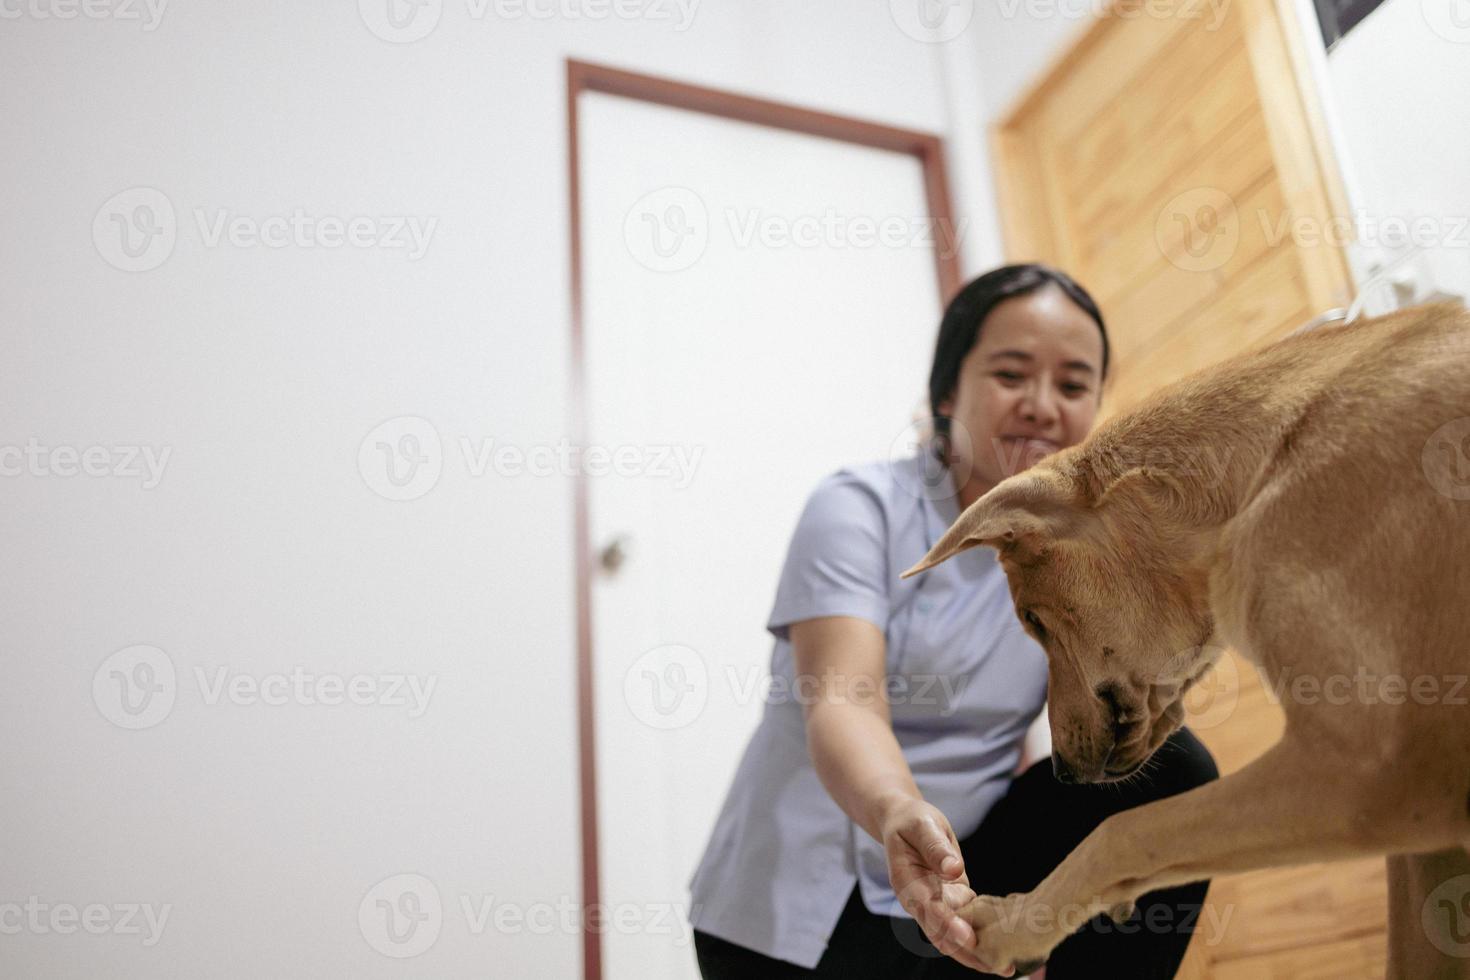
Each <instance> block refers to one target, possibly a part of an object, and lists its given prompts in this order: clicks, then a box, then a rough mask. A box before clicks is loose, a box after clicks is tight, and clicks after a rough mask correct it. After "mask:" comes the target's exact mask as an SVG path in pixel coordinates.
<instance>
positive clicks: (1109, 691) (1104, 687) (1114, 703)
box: [1094, 681, 1143, 735]
mask: <svg viewBox="0 0 1470 980" xmlns="http://www.w3.org/2000/svg"><path fill="white" fill-rule="evenodd" d="M1094 693H1095V694H1096V695H1097V699H1098V700H1099V701H1101V702H1102V704H1103V711H1104V717H1105V718H1106V719H1107V722H1108V725H1109V726H1110V727H1111V728H1112V730H1113V733H1114V735H1117V734H1119V733H1121V732H1123V731H1124V730H1126V729H1127V728H1128V727H1129V726H1131V725H1134V724H1136V723H1137V722H1140V721H1142V720H1143V712H1142V711H1140V710H1139V708H1138V707H1137V706H1136V705H1134V704H1133V703H1131V701H1130V700H1129V699H1128V698H1127V697H1126V696H1125V695H1124V694H1123V691H1122V689H1121V688H1119V686H1118V685H1117V684H1115V683H1113V682H1112V681H1104V682H1103V683H1101V684H1099V685H1098V686H1097V688H1096V690H1095V691H1094Z"/></svg>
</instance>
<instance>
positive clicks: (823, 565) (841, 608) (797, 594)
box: [766, 472, 889, 640]
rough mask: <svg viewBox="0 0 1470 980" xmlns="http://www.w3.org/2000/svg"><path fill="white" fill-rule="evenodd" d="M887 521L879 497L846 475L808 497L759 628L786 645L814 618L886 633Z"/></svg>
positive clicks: (836, 476)
mask: <svg viewBox="0 0 1470 980" xmlns="http://www.w3.org/2000/svg"><path fill="white" fill-rule="evenodd" d="M888 577H889V576H888V543H887V521H886V519H885V517H884V509H883V502H882V499H881V497H880V496H879V495H878V494H877V492H875V491H874V490H873V488H872V487H869V486H866V485H864V484H863V483H862V482H861V481H859V480H858V479H857V478H855V477H854V476H852V475H851V474H848V473H845V472H839V473H835V474H833V475H832V476H829V477H827V478H826V479H824V480H823V481H822V482H821V483H819V484H818V485H817V488H816V489H815V490H813V491H812V494H811V496H810V497H808V498H807V502H806V506H805V508H803V510H802V512H801V518H800V519H799V520H798V521H797V523H796V531H795V532H794V533H793V534H792V536H791V546H790V547H789V548H788V549H787V552H786V563H785V565H784V566H782V569H781V580H780V583H779V584H778V585H777V587H776V601H775V605H774V607H773V608H772V609H771V618H770V620H769V621H768V622H767V623H766V628H767V629H768V630H770V631H771V633H772V635H774V636H775V637H776V638H778V639H781V640H785V639H787V638H788V637H787V627H788V626H790V624H792V623H796V622H800V621H802V620H804V619H813V618H816V617H818V616H856V617H858V618H860V619H866V620H868V621H869V622H871V623H873V624H875V625H876V626H877V627H878V628H879V629H881V630H885V631H886V630H887V628H888V611H889V597H888Z"/></svg>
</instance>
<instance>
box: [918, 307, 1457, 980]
mask: <svg viewBox="0 0 1470 980" xmlns="http://www.w3.org/2000/svg"><path fill="white" fill-rule="evenodd" d="M976 545H988V546H990V547H993V548H995V549H996V550H997V551H998V553H999V557H1000V560H1001V562H1002V565H1003V567H1004V568H1005V572H1006V576H1007V578H1008V580H1009V582H1010V589H1011V597H1012V599H1013V600H1014V602H1015V606H1016V612H1017V614H1018V615H1019V616H1020V618H1021V620H1022V622H1023V623H1024V624H1025V628H1026V629H1027V631H1028V632H1030V634H1031V635H1032V636H1033V637H1035V638H1036V640H1037V641H1038V642H1039V643H1041V644H1042V645H1043V646H1044V647H1045V649H1046V654H1047V658H1048V662H1049V664H1050V677H1051V679H1050V690H1049V694H1048V702H1047V703H1048V708H1049V709H1050V714H1051V728H1052V741H1053V745H1054V754H1053V760H1054V765H1055V767H1056V771H1057V775H1058V777H1059V778H1063V779H1074V780H1077V781H1081V782H1093V781H1104V780H1113V779H1122V778H1126V777H1127V776H1129V775H1130V774H1132V773H1133V772H1135V771H1137V770H1138V769H1139V768H1140V767H1141V766H1143V764H1144V763H1145V761H1146V760H1147V759H1148V757H1149V756H1150V754H1152V753H1153V751H1154V750H1155V749H1156V748H1158V746H1159V745H1160V744H1161V743H1162V742H1163V741H1164V739H1165V738H1166V737H1167V736H1168V735H1169V734H1170V733H1171V732H1172V731H1174V729H1176V728H1177V727H1178V726H1179V725H1180V723H1181V722H1182V720H1183V716H1184V710H1183V707H1182V699H1183V697H1184V694H1185V692H1186V691H1188V690H1189V688H1190V686H1191V685H1192V684H1194V683H1195V682H1196V681H1197V680H1199V679H1200V677H1201V676H1202V675H1203V674H1205V672H1206V671H1208V670H1209V669H1210V667H1211V665H1212V663H1213V662H1214V661H1215V660H1216V659H1218V657H1219V655H1220V654H1221V652H1222V651H1223V648H1224V647H1225V646H1227V645H1228V646H1230V647H1233V648H1234V649H1236V650H1238V651H1239V652H1240V653H1241V654H1242V655H1243V656H1245V657H1246V658H1248V659H1249V660H1250V661H1252V662H1253V663H1254V664H1255V665H1256V667H1257V669H1259V670H1261V671H1262V672H1263V673H1264V674H1265V675H1266V676H1268V677H1269V678H1272V679H1273V684H1277V683H1278V682H1280V681H1286V682H1287V683H1286V685H1285V686H1284V687H1278V689H1280V690H1287V691H1300V690H1305V689H1308V688H1303V687H1302V686H1301V685H1300V683H1299V681H1300V679H1302V678H1306V679H1308V680H1310V681H1311V682H1312V683H1314V684H1316V685H1317V687H1316V688H1315V689H1316V690H1319V691H1323V692H1332V691H1334V690H1338V691H1340V692H1345V693H1344V696H1339V697H1312V698H1306V697H1298V698H1295V699H1293V697H1291V696H1287V697H1286V698H1284V699H1283V702H1284V703H1283V707H1284V708H1285V711H1286V734H1285V736H1284V737H1283V738H1282V740H1281V741H1280V742H1278V743H1277V744H1276V745H1275V746H1273V747H1272V748H1271V749H1270V750H1268V751H1267V752H1266V753H1265V754H1263V755H1262V756H1261V757H1260V758H1258V759H1256V760H1255V761H1253V762H1252V763H1251V764H1250V765H1248V766H1246V767H1245V768H1244V769H1242V770H1240V771H1239V772H1237V773H1234V774H1232V775H1229V776H1226V777H1225V778H1223V779H1220V780H1218V781H1216V782H1212V783H1209V784H1207V785H1205V786H1202V787H1200V788H1198V789H1195V790H1192V791H1190V792H1187V793H1183V794H1181V795H1179V796H1175V797H1172V798H1169V799H1166V800H1161V801H1159V802H1156V803H1151V804H1149V805H1146V806H1142V807H1139V808H1137V809H1134V810H1129V811H1125V812H1123V813H1120V814H1118V815H1116V816H1114V817H1112V818H1110V819H1109V820H1107V821H1106V822H1104V823H1103V824H1102V825H1101V826H1099V827H1098V828H1097V829H1096V830H1095V831H1093V833H1092V834H1091V835H1090V836H1089V837H1088V838H1087V839H1086V840H1085V841H1083V842H1082V843H1081V844H1080V845H1079V846H1078V847H1077V849H1076V850H1074V851H1073V852H1072V853H1071V854H1070V855H1069V856H1068V857H1067V858H1066V860H1065V861H1063V862H1062V864H1061V865H1059V866H1058V867H1057V868H1056V870H1054V871H1053V872H1052V873H1051V874H1050V875H1048V876H1047V878H1046V879H1045V880H1044V881H1042V882H1041V884H1040V885H1038V886H1037V888H1036V889H1035V890H1034V891H1032V892H1030V893H1027V894H1024V895H1010V896H1008V897H1006V898H996V897H992V896H980V897H978V898H976V899H975V900H974V901H973V902H971V903H970V904H969V905H968V906H966V909H965V913H964V914H965V915H966V916H967V917H968V918H969V919H970V920H971V921H972V922H973V924H974V926H975V932H976V952H977V954H978V956H979V957H980V958H981V959H982V960H984V961H985V962H987V963H989V964H991V966H992V967H994V968H996V969H1001V970H1004V969H1005V968H1006V967H1008V966H1011V965H1014V966H1015V967H1016V968H1017V970H1018V971H1019V972H1028V971H1029V969H1032V968H1034V967H1035V966H1036V965H1037V964H1038V963H1039V962H1041V961H1043V960H1044V959H1045V958H1046V956H1047V955H1048V954H1049V953H1050V951H1051V950H1052V949H1053V948H1054V947H1055V946H1056V945H1057V943H1059V942H1061V941H1062V940H1063V939H1065V938H1066V937H1067V935H1069V934H1070V933H1071V932H1072V931H1074V930H1075V929H1077V928H1078V927H1080V926H1081V925H1082V924H1083V923H1085V922H1086V921H1087V920H1088V919H1090V918H1092V917H1093V916H1095V915H1097V914H1098V913H1100V912H1109V913H1110V914H1113V915H1114V916H1115V917H1120V916H1126V914H1127V913H1128V911H1129V910H1130V908H1131V906H1132V903H1133V902H1134V900H1136V899H1137V898H1138V896H1140V895H1142V894H1144V893H1145V892H1150V891H1154V890H1156V889H1159V888H1164V887H1168V886H1171V885H1178V884H1182V883H1184V882H1189V881H1198V880H1201V879H1205V878H1210V877H1214V876H1216V875H1221V874H1226V873H1230V872H1237V871H1246V870H1250V869H1254V868H1265V867H1271V866H1277V865H1287V864H1298V863H1306V862H1316V861H1328V860H1336V859H1342V858H1353V857H1359V856H1365V855H1373V854H1383V855H1390V857H1389V859H1388V861H1389V887H1390V895H1391V903H1390V904H1391V906H1392V907H1391V911H1390V926H1389V941H1390V962H1391V965H1390V971H1389V973H1390V976H1393V977H1404V978H1412V980H1423V978H1425V977H1431V976H1435V977H1438V976H1467V975H1470V959H1467V958H1466V957H1470V933H1467V932H1466V931H1465V930H1466V928H1467V925H1470V921H1467V922H1464V923H1462V922H1461V921H1460V920H1459V918H1458V916H1459V914H1460V913H1461V912H1462V911H1470V897H1467V896H1470V877H1466V878H1465V879H1464V880H1463V881H1462V880H1460V879H1459V877H1458V876H1460V875H1470V859H1467V855H1466V853H1465V851H1464V850H1463V847H1464V846H1465V845H1466V844H1467V843H1470V708H1467V707H1465V704H1466V699H1465V697H1464V695H1463V693H1462V694H1461V695H1460V696H1459V697H1457V698H1451V697H1448V696H1446V695H1447V693H1448V692H1449V691H1450V690H1452V689H1453V687H1454V679H1455V678H1456V677H1458V678H1459V679H1460V682H1461V684H1463V682H1464V678H1465V674H1466V673H1467V672H1470V313H1467V312H1466V311H1465V310H1464V309H1462V308H1460V307H1458V306H1455V305H1449V304H1445V305H1437V306H1431V307H1423V308H1419V309H1414V310H1407V311H1404V312H1401V313H1397V314H1394V315H1392V316H1388V317H1382V318H1379V319H1375V320H1367V321H1362V322H1358V323H1355V324H1352V325H1349V326H1344V327H1337V328H1327V329H1322V330H1318V331H1315V332H1310V333H1304V334H1299V335H1294V336H1291V337H1288V338H1286V339H1285V340H1282V341H1281V342H1279V343H1277V344H1274V345H1272V346H1270V347H1266V348H1263V349H1260V350H1256V351H1251V352H1248V353H1245V354H1242V355H1239V356H1237V357H1235V358H1232V359H1230V360H1228V361H1226V362H1224V363H1221V364H1219V365H1216V366H1213V367H1210V368H1207V369H1205V370H1202V371H1199V372H1196V373H1195V374H1192V375H1190V376H1189V377H1186V378H1184V379H1183V380H1181V381H1178V382H1176V383H1174V384H1171V385H1169V386H1167V387H1165V388H1162V389H1160V390H1159V391H1157V392H1155V393H1154V394H1153V395H1151V396H1150V397H1149V398H1148V399H1146V400H1145V401H1143V402H1142V403H1141V404H1140V405H1138V406H1137V407H1136V408H1134V409H1133V410H1131V411H1129V412H1127V413H1125V414H1123V415H1120V416H1118V417H1116V418H1114V419H1111V420H1109V421H1108V422H1107V423H1105V424H1104V425H1102V426H1101V427H1099V428H1098V429H1097V430H1096V431H1095V432H1094V433H1093V434H1092V435H1091V436H1090V437H1089V438H1088V439H1087V440H1086V441H1085V442H1083V443H1082V444H1080V445H1077V446H1072V447H1069V448H1067V449H1064V450H1062V451H1060V452H1058V453H1054V454H1052V455H1051V456H1048V457H1046V458H1045V459H1043V460H1042V461H1040V462H1039V463H1037V464H1036V465H1035V466H1033V467H1031V468H1030V469H1028V470H1026V471H1025V472H1022V473H1018V474H1017V475H1015V476H1012V477H1010V478H1009V479H1007V480H1004V481H1003V482H1001V483H1000V484H999V485H997V486H996V487H995V488H994V489H992V490H991V491H990V492H989V493H987V494H986V495H985V496H984V497H982V498H981V499H980V500H978V501H976V502H975V503H974V504H973V505H971V506H970V507H969V508H967V509H966V510H965V512H964V513H963V514H961V515H960V517H959V519H958V520H956V521H955V523H954V526H953V527H951V528H950V529H949V531H948V532H946V533H945V535H944V536H943V538H942V539H941V540H940V541H939V542H938V543H937V544H936V545H935V546H934V548H933V550H931V551H930V553H929V554H928V555H927V556H926V557H925V558H924V559H923V560H922V561H921V562H919V563H918V564H917V565H915V566H914V567H913V568H911V569H910V570H909V571H907V572H905V573H904V575H905V577H907V576H908V575H913V574H915V573H917V572H921V571H923V570H924V569H927V568H930V567H932V566H934V565H936V564H938V563H939V562H942V561H944V560H945V559H946V558H948V557H950V556H951V555H954V554H956V553H957V552H960V551H963V550H965V549H967V548H972V547H974V546H976ZM1365 672H1366V674H1367V675H1369V676H1376V677H1379V678H1382V677H1385V676H1389V675H1400V676H1402V677H1403V678H1406V679H1407V683H1408V685H1409V690H1412V691H1415V693H1416V696H1413V697H1411V696H1407V695H1406V694H1401V696H1400V697H1398V698H1396V699H1393V700H1394V703H1389V701H1388V700H1387V699H1385V698H1380V697H1354V696H1353V687H1352V684H1351V683H1350V682H1351V679H1353V678H1355V677H1361V676H1363V674H1364V673H1365ZM1426 679H1428V680H1426ZM1344 681H1346V682H1347V683H1345V682H1344ZM1416 683H1417V684H1419V687H1418V688H1417V689H1416V688H1414V687H1413V685H1414V684H1416ZM1431 688H1433V690H1434V695H1433V696H1431V697H1423V696H1418V695H1423V694H1426V693H1427V692H1429V691H1430V690H1431ZM1452 702H1453V703H1452Z"/></svg>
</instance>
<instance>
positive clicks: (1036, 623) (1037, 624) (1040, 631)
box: [1025, 609, 1046, 636]
mask: <svg viewBox="0 0 1470 980" xmlns="http://www.w3.org/2000/svg"><path fill="white" fill-rule="evenodd" d="M1025 616H1026V622H1028V623H1030V624H1031V628H1032V629H1034V630H1035V631H1036V635H1037V636H1045V635H1046V627H1045V626H1042V625H1041V620H1039V619H1037V618H1036V614H1035V613H1034V612H1032V611H1031V610H1029V609H1028V610H1026V612H1025Z"/></svg>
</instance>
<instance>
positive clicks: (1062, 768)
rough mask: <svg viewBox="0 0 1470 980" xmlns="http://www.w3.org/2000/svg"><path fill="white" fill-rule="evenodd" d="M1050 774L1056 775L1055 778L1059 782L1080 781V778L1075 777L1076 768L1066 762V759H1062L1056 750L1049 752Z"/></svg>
mask: <svg viewBox="0 0 1470 980" xmlns="http://www.w3.org/2000/svg"><path fill="white" fill-rule="evenodd" d="M1051 774H1052V775H1053V776H1055V777H1056V780H1057V782H1059V783H1079V782H1081V780H1080V779H1078V778H1077V770H1076V769H1075V768H1073V766H1072V764H1071V763H1070V762H1068V761H1067V760H1066V759H1063V758H1062V757H1061V756H1060V755H1059V754H1057V753H1056V752H1053V753H1052V754H1051Z"/></svg>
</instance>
